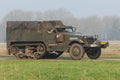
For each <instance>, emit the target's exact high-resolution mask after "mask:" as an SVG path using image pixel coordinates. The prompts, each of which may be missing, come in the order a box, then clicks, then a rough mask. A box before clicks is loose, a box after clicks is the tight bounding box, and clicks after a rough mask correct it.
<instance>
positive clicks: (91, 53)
mask: <svg viewBox="0 0 120 80" xmlns="http://www.w3.org/2000/svg"><path fill="white" fill-rule="evenodd" d="M87 56H88V57H89V58H90V59H98V58H99V57H100V56H101V48H99V47H98V48H90V49H88V51H87Z"/></svg>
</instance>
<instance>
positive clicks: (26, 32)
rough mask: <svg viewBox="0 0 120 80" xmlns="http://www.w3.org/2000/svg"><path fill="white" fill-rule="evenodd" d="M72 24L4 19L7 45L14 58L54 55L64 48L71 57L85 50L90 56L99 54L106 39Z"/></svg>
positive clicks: (48, 56) (51, 56)
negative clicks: (78, 30) (88, 33)
mask: <svg viewBox="0 0 120 80" xmlns="http://www.w3.org/2000/svg"><path fill="white" fill-rule="evenodd" d="M75 31H76V28H75V27H72V26H66V25H64V24H63V23H62V22H61V21H8V22H7V49H8V53H9V54H13V55H15V56H16V57H18V58H21V59H23V58H34V59H42V58H58V57H59V56H60V55H61V54H62V53H63V52H68V53H69V54H70V56H71V58H72V59H74V60H80V59H82V58H83V56H84V54H85V53H86V54H87V56H88V57H89V58H90V59H97V58H99V57H100V55H101V48H106V47H107V46H108V42H103V41H99V40H98V36H87V35H82V34H80V33H77V32H75Z"/></svg>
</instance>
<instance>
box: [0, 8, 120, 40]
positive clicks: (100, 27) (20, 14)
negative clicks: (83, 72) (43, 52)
mask: <svg viewBox="0 0 120 80" xmlns="http://www.w3.org/2000/svg"><path fill="white" fill-rule="evenodd" d="M45 20H47V21H48V20H61V21H63V23H64V24H65V25H69V26H74V27H76V28H77V32H80V33H82V34H86V35H99V38H100V39H101V40H120V17H118V16H104V17H98V16H91V17H87V18H77V17H75V16H74V15H73V14H72V13H71V12H70V11H69V10H67V9H64V8H60V9H56V10H48V11H45V12H41V11H38V12H32V11H24V10H13V11H11V12H9V13H8V14H7V15H6V16H5V17H4V18H3V19H1V22H0V42H6V23H7V21H45Z"/></svg>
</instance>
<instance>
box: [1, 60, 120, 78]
mask: <svg viewBox="0 0 120 80" xmlns="http://www.w3.org/2000/svg"><path fill="white" fill-rule="evenodd" d="M0 80H120V61H101V60H81V61H77V60H4V61H0Z"/></svg>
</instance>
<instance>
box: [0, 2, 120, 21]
mask: <svg viewBox="0 0 120 80" xmlns="http://www.w3.org/2000/svg"><path fill="white" fill-rule="evenodd" d="M59 8H66V9H68V10H69V11H70V12H72V13H73V15H74V16H75V17H79V18H80V17H89V16H94V15H95V16H120V0H0V19H1V18H3V17H4V16H5V15H6V14H7V13H8V12H10V11H11V10H15V9H22V10H27V11H41V12H44V11H46V10H49V9H50V10H52V9H59Z"/></svg>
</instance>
